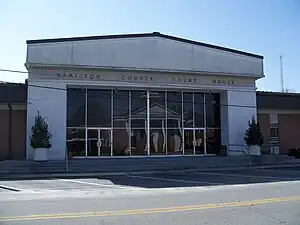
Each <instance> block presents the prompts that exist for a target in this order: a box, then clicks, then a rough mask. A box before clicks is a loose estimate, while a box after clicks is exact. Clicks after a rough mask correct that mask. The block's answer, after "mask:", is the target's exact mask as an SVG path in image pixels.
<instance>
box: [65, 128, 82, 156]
mask: <svg viewBox="0 0 300 225" xmlns="http://www.w3.org/2000/svg"><path fill="white" fill-rule="evenodd" d="M67 149H68V153H69V157H70V158H71V157H74V156H85V129H82V128H67Z"/></svg>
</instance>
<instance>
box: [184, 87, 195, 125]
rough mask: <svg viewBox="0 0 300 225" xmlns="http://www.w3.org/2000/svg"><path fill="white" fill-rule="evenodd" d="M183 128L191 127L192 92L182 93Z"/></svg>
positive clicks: (192, 118)
mask: <svg viewBox="0 0 300 225" xmlns="http://www.w3.org/2000/svg"><path fill="white" fill-rule="evenodd" d="M183 116H184V117H183V118H184V128H187V127H193V120H194V116H193V93H188V92H184V93H183Z"/></svg>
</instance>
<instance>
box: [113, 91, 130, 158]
mask: <svg viewBox="0 0 300 225" xmlns="http://www.w3.org/2000/svg"><path fill="white" fill-rule="evenodd" d="M113 93H114V94H113V102H114V105H113V156H130V155H131V151H130V130H131V126H130V122H131V121H130V107H129V106H130V102H129V101H130V91H129V90H114V92H113Z"/></svg>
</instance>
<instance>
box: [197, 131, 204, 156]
mask: <svg viewBox="0 0 300 225" xmlns="http://www.w3.org/2000/svg"><path fill="white" fill-rule="evenodd" d="M204 145H205V142H204V130H197V129H196V130H195V154H204V153H205V152H204Z"/></svg>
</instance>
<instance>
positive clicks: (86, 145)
mask: <svg viewBox="0 0 300 225" xmlns="http://www.w3.org/2000/svg"><path fill="white" fill-rule="evenodd" d="M84 91H85V117H84V127H85V157H87V151H88V141H87V139H88V133H87V121H88V120H87V117H88V101H87V99H88V98H87V89H86V88H85V89H84Z"/></svg>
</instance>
